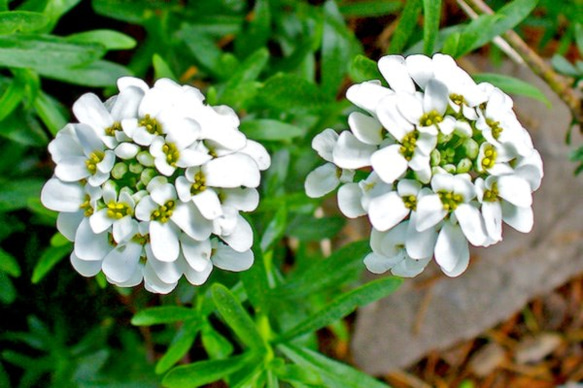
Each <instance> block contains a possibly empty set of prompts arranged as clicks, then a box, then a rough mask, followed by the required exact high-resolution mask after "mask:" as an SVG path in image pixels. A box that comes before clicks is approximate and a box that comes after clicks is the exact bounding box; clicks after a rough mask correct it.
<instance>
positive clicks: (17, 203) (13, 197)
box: [0, 178, 44, 212]
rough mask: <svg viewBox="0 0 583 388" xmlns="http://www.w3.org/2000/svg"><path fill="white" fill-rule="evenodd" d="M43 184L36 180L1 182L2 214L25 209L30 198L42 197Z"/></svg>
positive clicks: (0, 207)
mask: <svg viewBox="0 0 583 388" xmlns="http://www.w3.org/2000/svg"><path fill="white" fill-rule="evenodd" d="M43 184H44V181H42V180H40V179H35V178H25V179H15V180H9V181H0V212H7V211H12V210H18V209H23V208H25V207H26V206H27V203H28V199H29V198H35V197H38V196H40V191H41V187H42V186H43Z"/></svg>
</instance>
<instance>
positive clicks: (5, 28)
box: [0, 11, 49, 34]
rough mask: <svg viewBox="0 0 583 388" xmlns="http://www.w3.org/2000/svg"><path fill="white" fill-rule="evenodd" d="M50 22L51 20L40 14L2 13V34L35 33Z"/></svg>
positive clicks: (0, 31) (0, 24)
mask: <svg viewBox="0 0 583 388" xmlns="http://www.w3.org/2000/svg"><path fill="white" fill-rule="evenodd" d="M48 22H49V19H48V18H47V17H46V16H45V15H43V14H42V13H38V12H28V11H8V12H0V34H13V33H15V32H33V31H36V30H38V29H41V28H43V27H44V26H46V25H47V24H48Z"/></svg>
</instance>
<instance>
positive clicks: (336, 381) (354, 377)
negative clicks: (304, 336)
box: [278, 344, 389, 388]
mask: <svg viewBox="0 0 583 388" xmlns="http://www.w3.org/2000/svg"><path fill="white" fill-rule="evenodd" d="M278 349H279V350H281V351H282V352H283V354H285V355H286V357H288V358H289V359H290V360H292V361H293V362H294V363H296V364H298V365H299V366H301V367H303V368H306V369H309V370H312V371H316V372H319V374H320V376H321V378H322V380H323V381H324V384H322V385H323V386H325V387H327V388H337V387H338V388H362V387H367V388H389V387H388V386H387V385H386V384H383V383H381V382H380V381H378V380H376V379H374V378H372V377H370V376H368V375H366V374H364V373H363V372H360V371H358V370H357V369H354V368H352V367H350V366H348V365H346V364H343V363H341V362H338V361H335V360H332V359H330V358H328V357H326V356H324V355H322V354H320V353H316V352H314V351H312V350H309V349H306V348H302V347H298V346H293V345H288V344H286V345H279V346H278Z"/></svg>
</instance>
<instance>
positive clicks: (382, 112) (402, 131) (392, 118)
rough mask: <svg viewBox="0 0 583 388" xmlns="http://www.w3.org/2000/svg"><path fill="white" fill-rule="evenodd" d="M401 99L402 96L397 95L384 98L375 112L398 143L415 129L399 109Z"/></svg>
mask: <svg viewBox="0 0 583 388" xmlns="http://www.w3.org/2000/svg"><path fill="white" fill-rule="evenodd" d="M400 98H401V96H400V95H399V96H397V95H396V94H391V95H388V96H386V97H384V98H383V99H382V100H381V101H380V102H379V106H378V108H377V109H376V112H375V113H376V115H377V118H378V119H379V121H380V122H381V124H382V125H383V127H385V129H386V130H387V131H388V132H389V133H390V134H391V135H392V136H393V137H394V138H395V139H397V140H398V141H402V140H403V138H404V137H405V135H407V134H408V133H409V132H411V131H412V130H413V129H414V126H413V124H412V123H411V122H410V121H408V120H407V119H405V117H403V115H402V114H401V113H400V111H399V109H398V108H397V104H398V103H399V101H400ZM416 104H417V105H419V103H416Z"/></svg>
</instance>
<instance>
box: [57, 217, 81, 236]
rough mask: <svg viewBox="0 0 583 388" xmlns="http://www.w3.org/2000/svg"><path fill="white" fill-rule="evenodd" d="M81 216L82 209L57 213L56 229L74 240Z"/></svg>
mask: <svg viewBox="0 0 583 388" xmlns="http://www.w3.org/2000/svg"><path fill="white" fill-rule="evenodd" d="M83 218H84V215H83V211H78V212H75V213H59V215H58V217H57V229H58V230H59V232H60V233H61V234H62V235H63V236H65V238H66V239H67V240H69V241H75V233H76V232H77V228H78V227H79V224H80V223H81V221H82V220H83Z"/></svg>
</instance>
